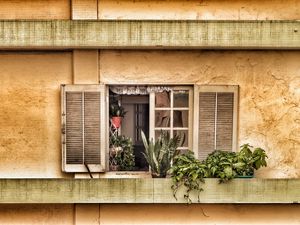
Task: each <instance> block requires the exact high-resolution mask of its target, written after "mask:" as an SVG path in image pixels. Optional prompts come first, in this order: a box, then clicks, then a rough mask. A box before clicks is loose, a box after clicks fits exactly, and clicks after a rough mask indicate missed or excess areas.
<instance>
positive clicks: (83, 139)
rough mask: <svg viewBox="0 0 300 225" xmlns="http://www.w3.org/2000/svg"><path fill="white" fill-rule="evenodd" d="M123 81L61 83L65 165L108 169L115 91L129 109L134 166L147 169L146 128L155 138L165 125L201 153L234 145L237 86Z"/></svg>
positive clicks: (126, 130)
mask: <svg viewBox="0 0 300 225" xmlns="http://www.w3.org/2000/svg"><path fill="white" fill-rule="evenodd" d="M124 87H125V88H122V87H120V86H105V85H62V88H61V89H62V149H63V171H65V172H88V169H89V170H90V171H91V172H104V171H108V170H109V163H108V158H109V143H108V142H109V141H108V140H109V136H110V132H109V110H108V108H109V107H108V106H109V101H110V99H111V97H115V95H116V96H117V98H118V101H120V102H121V104H122V106H123V107H124V108H125V111H127V114H126V116H125V119H124V120H123V121H122V126H121V128H120V129H119V132H120V133H121V134H122V135H126V136H128V137H131V139H132V140H133V144H134V154H135V160H136V165H137V166H136V169H135V170H141V171H143V170H148V168H147V165H146V164H145V163H146V162H145V161H144V159H143V157H142V154H141V152H142V151H143V145H142V142H141V137H140V132H141V131H142V130H143V131H144V132H145V133H146V136H148V137H149V138H153V139H154V140H156V139H157V138H158V136H159V135H160V133H161V132H162V131H164V132H169V134H170V136H171V137H173V136H174V135H181V136H182V137H183V138H184V142H183V144H182V146H180V150H181V151H182V152H184V151H186V150H188V149H190V150H193V151H194V152H195V155H196V156H197V157H198V158H199V159H204V158H205V157H206V156H207V155H208V154H209V153H211V152H212V151H214V150H233V149H235V148H236V145H237V109H238V108H237V107H238V106H237V103H238V86H197V85H195V86H194V87H192V86H171V85H169V86H163V87H158V86H157V87H156V86H151V85H150V86H135V87H138V88H135V87H134V86H124ZM149 87H150V89H151V90H150V89H149ZM111 88H114V90H115V92H112V91H109V90H111ZM149 90H150V91H149ZM112 93H114V94H112ZM115 93H118V94H115ZM142 93H143V94H142ZM109 96H110V98H109ZM126 118H127V119H126Z"/></svg>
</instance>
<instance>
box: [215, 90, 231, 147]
mask: <svg viewBox="0 0 300 225" xmlns="http://www.w3.org/2000/svg"><path fill="white" fill-rule="evenodd" d="M217 98H218V104H217V135H216V138H217V139H216V145H217V149H218V150H226V151H231V150H232V132H233V102H234V101H233V98H234V94H233V93H218V94H217Z"/></svg>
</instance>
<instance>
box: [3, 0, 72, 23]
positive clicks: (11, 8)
mask: <svg viewBox="0 0 300 225" xmlns="http://www.w3.org/2000/svg"><path fill="white" fill-rule="evenodd" d="M70 8H71V4H70V1H68V0H47V1H44V0H22V1H19V0H10V1H7V0H0V18H1V19H70V17H71V15H70V14H71V10H70Z"/></svg>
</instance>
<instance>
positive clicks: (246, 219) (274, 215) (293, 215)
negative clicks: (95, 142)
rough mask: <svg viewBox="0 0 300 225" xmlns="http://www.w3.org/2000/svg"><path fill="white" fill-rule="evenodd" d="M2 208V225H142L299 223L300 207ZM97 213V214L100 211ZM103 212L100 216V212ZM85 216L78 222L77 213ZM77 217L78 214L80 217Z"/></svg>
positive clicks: (64, 206)
mask: <svg viewBox="0 0 300 225" xmlns="http://www.w3.org/2000/svg"><path fill="white" fill-rule="evenodd" d="M89 206H91V205H85V211H81V212H77V211H75V210H74V206H73V205H64V204H60V205H52V204H50V205H35V204H32V205H30V204H29V205H15V204H11V205H0V224H18V225H20V224H24V225H25V224H26V225H29V224H30V225H34V224H47V225H48V224H59V225H69V224H76V225H99V224H101V225H116V224H120V225H140V224H157V225H159V224H162V225H173V224H174V225H175V224H186V225H188V224H190V225H192V224H207V225H213V224H222V225H227V224H249V225H250V224H268V223H270V222H271V223H272V224H291V225H292V224H299V223H300V213H299V212H300V206H299V205H231V204H226V205H222V204H213V205H208V204H201V205H184V204H182V205H171V204H155V205H143V204H138V205H128V204H102V205H100V207H99V205H97V207H95V208H89ZM97 210H98V212H97ZM99 212H100V213H99ZM78 213H79V214H82V215H81V216H82V217H81V219H80V220H78V219H77V216H75V215H77V214H78ZM79 214H78V215H79Z"/></svg>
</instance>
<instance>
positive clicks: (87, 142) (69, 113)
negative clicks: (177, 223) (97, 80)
mask: <svg viewBox="0 0 300 225" xmlns="http://www.w3.org/2000/svg"><path fill="white" fill-rule="evenodd" d="M105 124H106V122H105V90H104V86H102V85H62V149H63V162H62V166H63V171H65V172H87V168H86V166H85V164H86V165H88V167H89V169H90V171H92V172H102V171H104V169H105V131H106V129H105V127H106V126H105Z"/></svg>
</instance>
